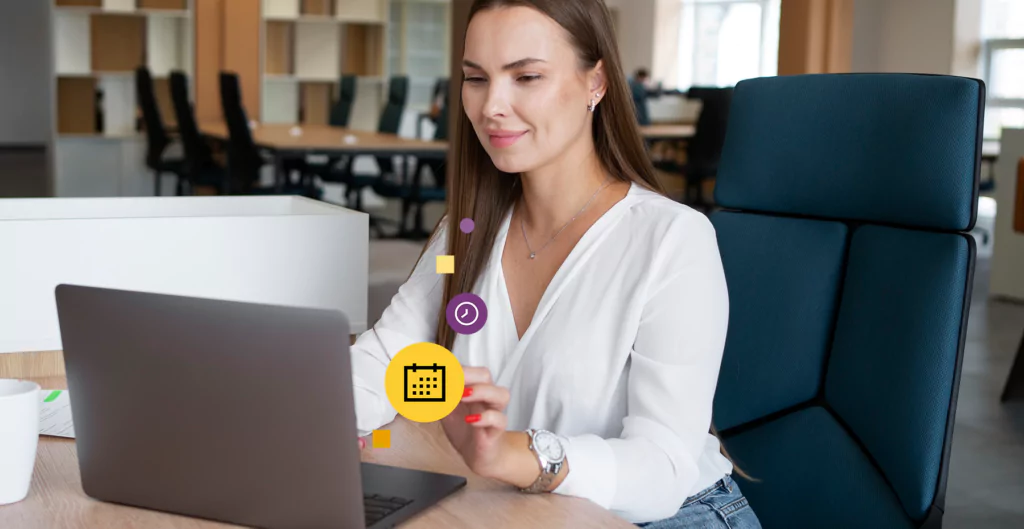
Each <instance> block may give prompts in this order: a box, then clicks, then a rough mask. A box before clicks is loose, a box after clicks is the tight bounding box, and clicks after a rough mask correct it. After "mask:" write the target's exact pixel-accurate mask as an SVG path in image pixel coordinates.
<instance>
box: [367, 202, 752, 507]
mask: <svg viewBox="0 0 1024 529" xmlns="http://www.w3.org/2000/svg"><path fill="white" fill-rule="evenodd" d="M510 219H511V211H509V212H508V213H507V214H506V217H505V219H504V221H503V223H502V226H501V229H500V231H499V233H498V236H497V237H496V240H495V244H494V247H493V248H492V250H491V254H490V257H489V261H488V264H487V266H486V268H485V270H484V272H483V273H482V275H481V277H480V278H479V280H478V281H477V284H476V287H475V288H474V290H473V291H474V293H475V294H477V295H478V296H480V297H481V298H482V299H483V300H484V302H485V303H486V304H487V312H488V319H487V323H486V324H485V325H484V327H483V329H481V330H480V331H479V332H477V333H475V334H472V335H457V337H456V339H455V342H454V345H453V347H452V352H453V353H454V354H455V356H456V357H457V358H458V359H459V362H461V363H462V365H464V366H478V367H487V368H489V369H490V371H491V375H492V376H493V377H494V380H495V382H496V383H497V384H498V385H501V386H505V387H507V388H509V390H510V392H511V395H512V398H511V401H510V402H509V405H508V408H507V409H506V414H507V416H508V428H509V429H510V430H525V429H527V428H542V429H545V430H550V431H552V432H555V433H557V434H559V435H560V436H562V437H563V439H564V441H565V443H566V459H567V460H568V464H569V474H568V475H567V476H566V478H565V480H563V482H562V484H561V485H559V487H558V488H557V489H556V490H555V491H554V492H555V493H558V494H565V495H570V496H578V497H583V498H587V499H590V500H592V501H594V502H595V503H597V504H599V505H601V506H603V507H605V508H608V509H611V510H612V511H614V512H616V514H618V515H620V516H622V517H623V518H625V519H627V520H629V521H631V522H637V523H639V522H646V521H652V520H660V519H663V518H667V517H669V516H671V515H673V514H675V512H676V511H677V510H678V509H679V507H680V506H681V505H682V503H683V501H684V500H685V499H686V498H687V497H689V496H691V495H693V494H695V493H697V492H699V491H701V490H703V489H705V488H707V487H709V486H711V485H713V484H714V483H715V482H717V481H718V480H720V479H721V478H722V477H723V476H725V475H726V474H729V473H731V472H732V465H731V463H729V460H728V459H726V458H725V457H724V456H722V455H721V453H720V451H719V448H720V444H719V442H718V440H717V439H716V438H715V437H714V436H713V435H711V434H710V433H709V427H710V425H711V409H712V400H713V399H714V394H715V387H716V385H717V381H718V371H719V367H720V365H721V360H722V351H723V349H724V346H725V336H726V329H727V325H728V317H729V299H728V292H727V290H726V283H725V275H724V272H723V270H722V262H721V258H720V256H719V252H718V243H717V240H716V237H715V232H714V228H713V227H712V225H711V223H710V222H709V221H708V219H707V218H706V217H705V216H704V215H702V214H701V213H698V212H696V211H694V210H692V209H690V208H688V207H686V206H683V205H681V204H678V203H676V202H673V201H672V200H669V199H668V198H665V197H663V196H661V195H659V194H657V193H655V192H653V191H650V190H647V189H645V188H643V187H641V186H639V185H636V184H633V185H632V186H631V187H630V190H629V192H628V193H627V194H626V196H625V197H624V198H623V199H622V200H621V201H619V202H618V203H616V204H615V205H614V206H612V207H611V208H610V209H609V210H608V211H607V212H605V214H604V215H603V216H602V217H601V218H600V219H598V220H597V222H595V223H594V225H593V226H591V227H590V229H589V230H587V232H586V233H585V234H584V235H583V237H582V238H581V239H580V241H579V242H578V243H577V245H576V247H575V248H574V249H573V250H572V251H571V252H570V254H569V256H568V257H567V258H566V259H565V262H564V263H563V264H562V266H561V267H560V268H559V269H558V271H557V272H556V273H555V276H554V278H553V279H552V280H551V283H550V284H549V285H548V287H547V289H546V290H545V292H544V294H543V296H542V297H541V300H540V303H539V304H538V305H537V310H536V312H535V313H534V316H533V320H532V321H531V323H530V325H529V327H528V328H527V330H526V332H525V333H524V334H523V337H522V339H521V340H520V339H519V337H518V333H517V332H516V326H515V320H514V318H513V316H512V305H511V302H510V300H509V296H508V290H507V288H506V285H505V279H504V273H503V271H502V266H501V256H502V252H503V251H504V247H505V239H506V237H507V236H508V234H509V222H510ZM446 248H447V244H446V235H445V233H444V232H443V231H442V232H440V233H439V234H438V235H437V236H436V237H434V240H433V241H432V242H431V243H430V245H429V246H428V248H427V250H426V251H425V252H424V254H423V257H422V259H421V260H420V262H419V263H418V264H417V265H416V268H415V270H414V271H413V273H412V275H411V276H410V277H409V279H408V281H406V283H405V284H403V285H402V287H401V288H400V289H399V291H398V294H397V295H395V297H394V298H393V299H392V300H391V304H390V305H389V306H388V308H387V309H386V310H385V311H384V313H383V315H382V316H381V319H380V321H378V322H377V324H376V325H374V326H373V328H372V329H370V330H368V331H366V332H365V333H363V334H362V335H361V336H360V337H359V339H358V340H357V341H356V343H355V345H353V347H352V363H353V378H354V387H355V395H356V414H357V418H358V423H359V429H360V431H361V433H363V434H365V433H367V432H369V431H370V430H373V429H375V428H378V427H380V426H381V425H383V424H386V423H388V422H391V421H392V420H393V419H394V417H395V415H396V412H395V410H394V408H393V407H392V406H391V405H390V403H389V402H388V400H387V396H386V394H385V391H384V371H385V369H386V368H387V364H388V362H389V361H390V359H391V358H392V357H393V356H394V355H395V354H397V353H398V351H400V350H401V349H402V348H404V347H405V346H407V345H410V344H413V343H417V342H432V341H434V340H435V339H436V329H435V328H434V326H435V322H436V321H437V319H436V318H437V315H438V311H439V310H441V285H442V281H441V276H439V275H437V274H436V272H435V269H434V266H435V257H436V256H437V255H440V254H443V253H445V249H446Z"/></svg>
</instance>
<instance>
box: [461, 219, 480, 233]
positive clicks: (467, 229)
mask: <svg viewBox="0 0 1024 529" xmlns="http://www.w3.org/2000/svg"><path fill="white" fill-rule="evenodd" d="M473 228H476V223H474V222H473V219H470V218H465V219H462V222H460V223H459V229H460V230H462V233H473Z"/></svg>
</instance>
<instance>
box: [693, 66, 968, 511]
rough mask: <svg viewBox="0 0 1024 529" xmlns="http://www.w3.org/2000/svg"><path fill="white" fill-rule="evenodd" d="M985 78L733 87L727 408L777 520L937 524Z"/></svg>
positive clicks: (856, 78) (762, 82)
mask: <svg viewBox="0 0 1024 529" xmlns="http://www.w3.org/2000/svg"><path fill="white" fill-rule="evenodd" d="M984 91H985V90H984V85H983V84H982V83H981V82H980V81H977V80H973V79H965V78H956V77H940V76H925V75H903V74H892V75H890V74H863V75H860V74H850V75H808V76H793V77H776V78H764V79H754V80H749V81H744V82H741V83H739V84H738V85H737V86H736V89H735V92H734V94H733V99H732V107H731V115H730V119H729V127H728V132H727V135H726V141H725V147H724V150H723V153H722V159H721V163H720V166H719V171H718V182H717V186H716V189H715V199H716V201H717V203H718V204H719V205H721V206H722V207H724V208H725V209H724V210H723V211H719V212H716V213H715V214H713V215H712V222H713V223H714V225H715V228H716V230H717V233H718V241H719V246H720V249H721V254H722V261H723V264H724V267H725V273H726V277H727V279H728V284H729V301H730V306H731V314H730V321H729V334H728V338H727V340H726V349H725V356H724V358H723V363H722V369H721V373H720V378H719V386H718V393H717V398H716V400H715V409H714V423H715V426H716V427H717V428H718V431H719V434H720V435H721V437H722V439H723V442H724V444H725V446H726V448H727V449H728V450H729V452H730V454H731V455H732V456H733V458H734V460H735V461H736V463H737V464H738V465H739V466H740V468H741V469H743V470H744V471H746V472H747V473H749V474H750V475H751V476H752V478H753V481H750V480H745V479H742V478H737V479H739V481H740V483H741V486H742V488H743V491H744V493H745V494H746V495H747V497H748V498H749V501H750V504H751V505H752V506H753V508H754V510H755V511H756V512H757V514H758V516H759V517H760V519H761V522H762V524H763V526H764V527H765V529H783V528H784V529H800V528H821V527H828V528H830V529H844V528H850V529H853V528H857V529H861V528H872V529H889V528H901V529H902V528H918V527H929V528H938V527H941V521H942V512H943V508H944V504H945V492H946V478H947V471H948V463H949V453H950V444H951V438H952V431H953V419H954V415H955V411H956V397H957V390H958V387H959V381H960V366H961V362H962V358H963V349H964V339H965V336H966V330H967V313H968V309H969V307H970V297H971V283H972V279H973V274H974V259H975V246H974V239H973V238H972V237H970V236H969V235H968V234H967V233H966V232H968V231H969V230H970V229H971V227H972V226H973V225H974V222H975V217H976V215H977V197H978V174H979V164H980V152H981V131H982V127H981V123H982V116H983V115H984V112H983V105H984V101H985V93H984Z"/></svg>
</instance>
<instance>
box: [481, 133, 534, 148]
mask: <svg viewBox="0 0 1024 529" xmlns="http://www.w3.org/2000/svg"><path fill="white" fill-rule="evenodd" d="M525 134H526V132H525V131H523V132H491V133H488V135H487V136H488V138H489V139H490V141H491V145H492V146H493V147H497V148H499V149H504V148H506V147H511V146H512V145H514V144H515V143H516V142H517V141H519V138H522V137H523V136H524V135H525Z"/></svg>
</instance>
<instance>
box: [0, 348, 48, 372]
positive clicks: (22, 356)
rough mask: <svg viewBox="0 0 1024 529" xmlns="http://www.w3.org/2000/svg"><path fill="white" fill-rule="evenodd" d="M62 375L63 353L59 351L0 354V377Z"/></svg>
mask: <svg viewBox="0 0 1024 529" xmlns="http://www.w3.org/2000/svg"><path fill="white" fill-rule="evenodd" d="M62 376H64V355H63V353H61V352H60V351H46V352H40V353H14V354H0V378H44V377H62Z"/></svg>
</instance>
